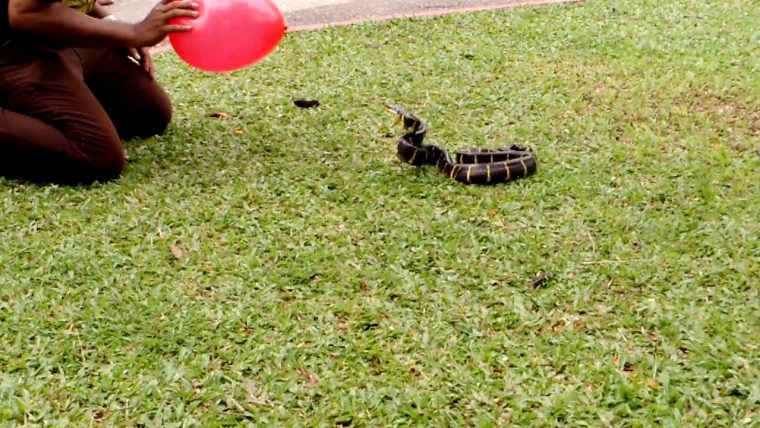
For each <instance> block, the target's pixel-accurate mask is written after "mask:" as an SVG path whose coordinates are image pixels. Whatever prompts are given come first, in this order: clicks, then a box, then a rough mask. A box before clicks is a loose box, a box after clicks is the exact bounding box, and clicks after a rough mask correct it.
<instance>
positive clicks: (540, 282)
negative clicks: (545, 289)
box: [531, 272, 552, 288]
mask: <svg viewBox="0 0 760 428" xmlns="http://www.w3.org/2000/svg"><path fill="white" fill-rule="evenodd" d="M550 279H552V274H550V273H549V272H539V273H538V275H536V276H535V277H534V278H533V280H532V281H531V285H532V286H533V288H538V287H542V286H544V285H546V283H547V282H549V280H550Z"/></svg>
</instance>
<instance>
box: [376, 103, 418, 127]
mask: <svg viewBox="0 0 760 428" xmlns="http://www.w3.org/2000/svg"><path fill="white" fill-rule="evenodd" d="M385 108H386V109H387V110H388V111H389V112H391V113H392V114H393V115H395V116H396V121H395V122H394V123H393V124H394V125H397V124H399V123H403V125H404V128H405V129H406V130H407V131H416V130H417V129H418V128H419V127H420V125H421V124H422V122H421V121H420V120H419V119H417V118H416V117H414V116H412V115H411V114H409V113H407V112H406V111H405V110H404V109H402V108H401V107H399V106H397V105H395V104H386V105H385Z"/></svg>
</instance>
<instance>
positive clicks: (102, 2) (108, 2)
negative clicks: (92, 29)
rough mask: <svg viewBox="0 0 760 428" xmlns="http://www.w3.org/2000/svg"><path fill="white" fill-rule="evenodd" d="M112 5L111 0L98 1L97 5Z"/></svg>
mask: <svg viewBox="0 0 760 428" xmlns="http://www.w3.org/2000/svg"><path fill="white" fill-rule="evenodd" d="M113 3H114V1H113V0H98V4H99V5H101V6H111V5H112V4H113Z"/></svg>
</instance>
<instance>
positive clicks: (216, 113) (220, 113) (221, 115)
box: [208, 110, 232, 120]
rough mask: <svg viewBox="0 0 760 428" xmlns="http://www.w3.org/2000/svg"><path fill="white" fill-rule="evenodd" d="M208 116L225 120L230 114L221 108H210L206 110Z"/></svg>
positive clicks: (230, 116)
mask: <svg viewBox="0 0 760 428" xmlns="http://www.w3.org/2000/svg"><path fill="white" fill-rule="evenodd" d="M208 117H211V118H214V119H220V120H226V119H230V118H232V115H231V114H229V113H227V112H225V111H221V110H212V111H210V112H208Z"/></svg>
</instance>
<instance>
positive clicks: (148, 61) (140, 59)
mask: <svg viewBox="0 0 760 428" xmlns="http://www.w3.org/2000/svg"><path fill="white" fill-rule="evenodd" d="M129 57H130V58H132V59H133V60H134V61H135V62H136V63H138V64H140V65H141V66H142V68H143V69H144V70H145V71H146V72H147V73H148V74H150V77H151V79H154V78H155V77H156V71H155V70H154V69H153V58H152V57H151V56H150V49H149V48H147V47H142V48H131V49H129Z"/></svg>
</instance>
